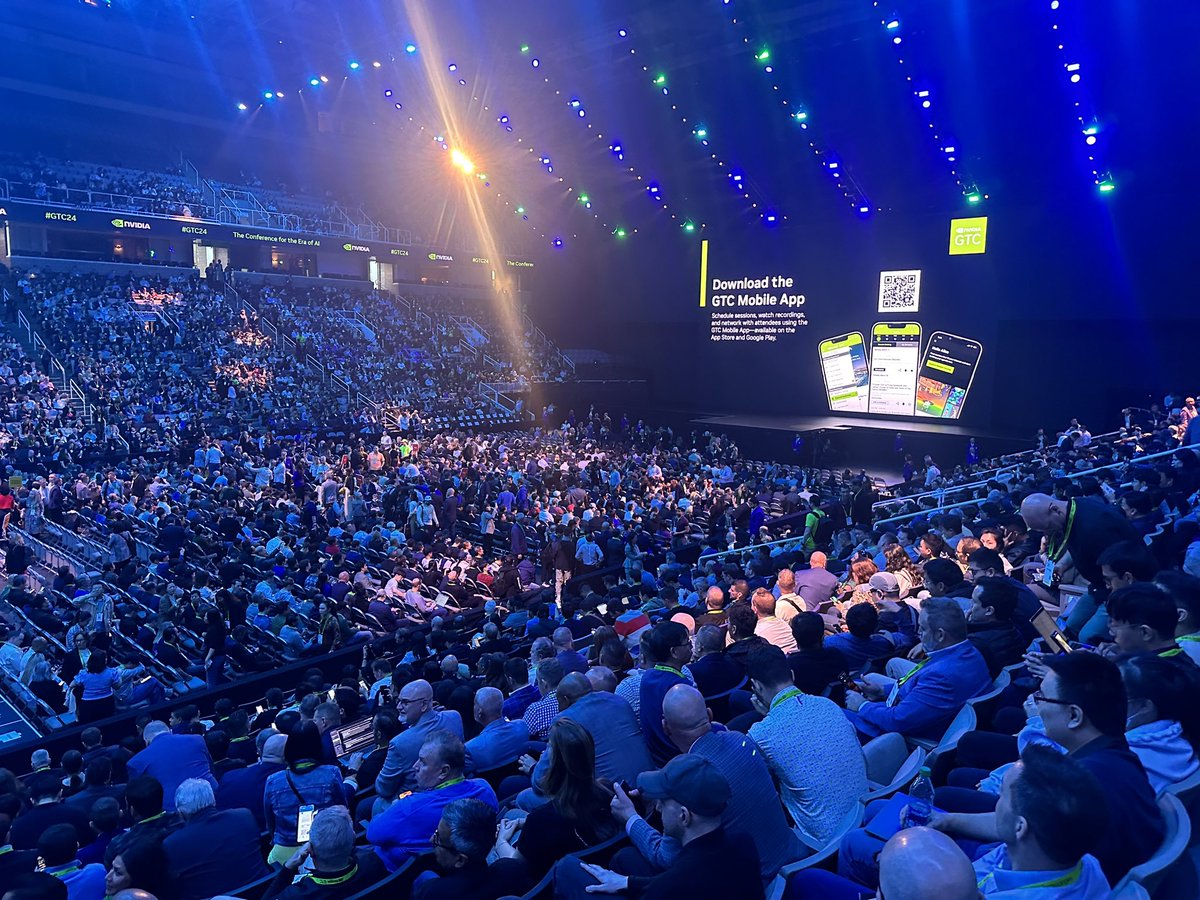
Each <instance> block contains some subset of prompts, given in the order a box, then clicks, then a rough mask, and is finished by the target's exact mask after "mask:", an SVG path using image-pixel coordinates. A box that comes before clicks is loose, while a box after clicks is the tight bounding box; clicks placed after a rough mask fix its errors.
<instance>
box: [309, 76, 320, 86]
mask: <svg viewBox="0 0 1200 900" xmlns="http://www.w3.org/2000/svg"><path fill="white" fill-rule="evenodd" d="M308 83H309V84H311V85H312V86H313V87H319V86H320V84H321V79H320V78H317V77H315V76H314V77H313V78H310V79H308Z"/></svg>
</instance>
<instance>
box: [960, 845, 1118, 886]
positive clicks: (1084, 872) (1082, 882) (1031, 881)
mask: <svg viewBox="0 0 1200 900" xmlns="http://www.w3.org/2000/svg"><path fill="white" fill-rule="evenodd" d="M974 865H975V875H976V876H977V877H978V878H979V891H980V893H982V894H983V895H984V896H986V897H994V898H1002V900H1043V898H1044V900H1049V898H1054V900H1093V898H1094V900H1103V898H1106V897H1108V896H1109V893H1110V890H1109V886H1108V880H1107V879H1106V878H1105V877H1104V872H1103V871H1101V869H1100V863H1098V862H1097V861H1096V859H1095V858H1094V857H1092V856H1085V857H1084V858H1083V859H1081V860H1080V861H1079V864H1078V865H1077V866H1073V867H1072V868H1070V869H1060V870H1057V871H1050V872H1014V871H1013V870H1012V869H1010V868H1009V865H1010V862H1009V859H1008V849H1007V848H1006V847H1005V846H1004V845H1003V844H1001V845H1000V846H999V847H997V848H995V849H994V850H992V851H991V852H989V853H986V854H984V855H983V856H981V857H980V858H979V859H977V860H975V863H974Z"/></svg>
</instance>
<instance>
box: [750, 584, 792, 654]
mask: <svg viewBox="0 0 1200 900" xmlns="http://www.w3.org/2000/svg"><path fill="white" fill-rule="evenodd" d="M750 605H751V606H752V607H753V608H754V614H755V615H756V616H758V624H757V625H755V626H754V633H755V634H756V635H758V636H759V637H760V638H762V639H763V640H764V641H766V642H767V643H768V644H774V645H775V646H776V647H778V648H779V649H780V650H782V651H783V652H784V653H794V652H795V651H796V639H795V638H794V637H793V636H792V629H791V626H789V625H788V623H787V622H785V621H783V619H780V618H778V617H777V616H776V615H775V595H774V594H772V593H771V592H770V591H768V590H767V589H766V588H759V589H758V590H756V591H755V592H754V593H753V594H752V595H751V597H750Z"/></svg>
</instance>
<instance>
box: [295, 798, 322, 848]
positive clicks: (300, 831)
mask: <svg viewBox="0 0 1200 900" xmlns="http://www.w3.org/2000/svg"><path fill="white" fill-rule="evenodd" d="M316 814H317V808H316V807H315V806H313V805H312V804H308V805H306V806H302V807H300V812H299V815H297V816H296V843H297V844H306V843H308V834H309V832H310V831H312V823H313V817H314V816H316Z"/></svg>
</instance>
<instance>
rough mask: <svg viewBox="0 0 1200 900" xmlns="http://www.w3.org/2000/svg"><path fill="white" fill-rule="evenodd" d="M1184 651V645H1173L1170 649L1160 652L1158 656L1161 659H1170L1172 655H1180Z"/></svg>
mask: <svg viewBox="0 0 1200 900" xmlns="http://www.w3.org/2000/svg"><path fill="white" fill-rule="evenodd" d="M1182 652H1183V648H1182V647H1172V648H1171V649H1170V650H1164V651H1163V652H1162V653H1160V654H1158V656H1159V658H1160V659H1170V658H1171V657H1172V656H1178V655H1179V654H1180V653H1182Z"/></svg>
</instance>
